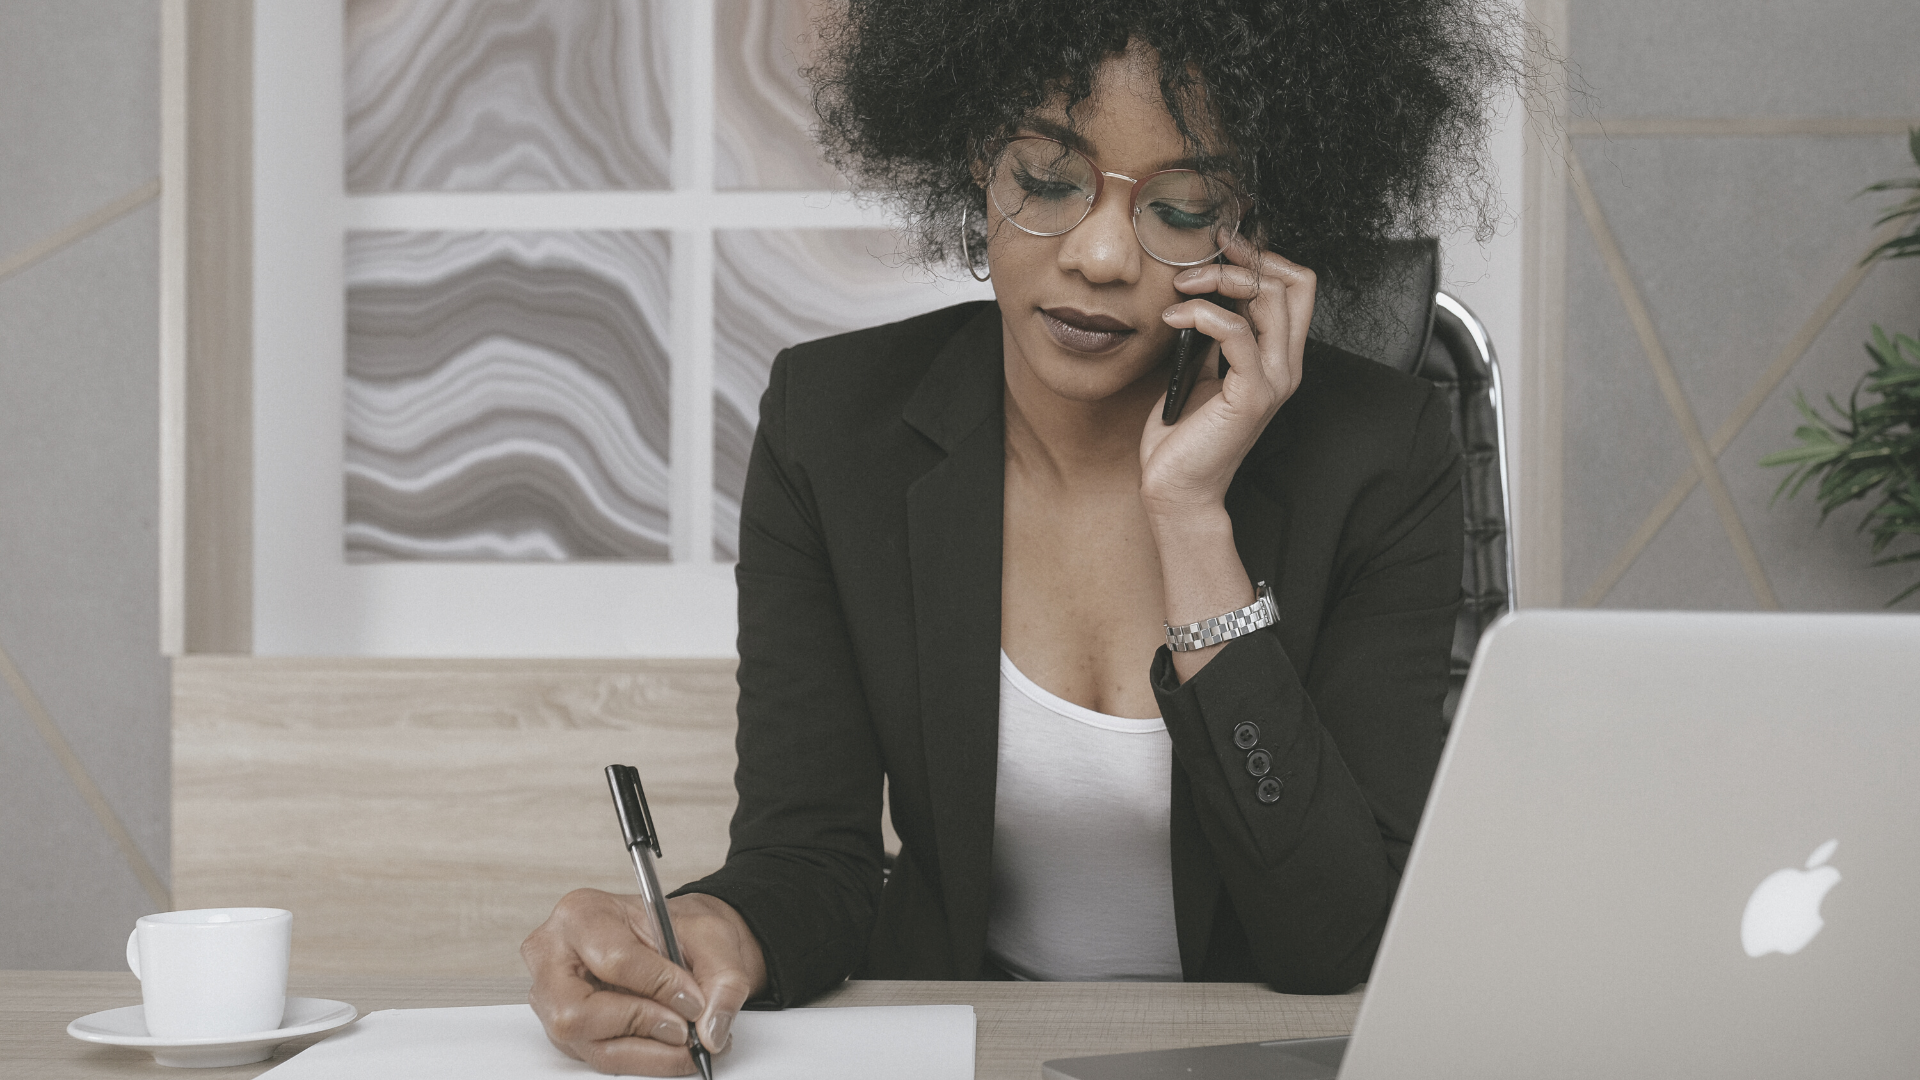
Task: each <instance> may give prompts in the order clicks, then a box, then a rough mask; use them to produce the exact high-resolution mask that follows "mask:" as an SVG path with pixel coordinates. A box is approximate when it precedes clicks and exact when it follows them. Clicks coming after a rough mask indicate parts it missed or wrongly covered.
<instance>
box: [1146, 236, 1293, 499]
mask: <svg viewBox="0 0 1920 1080" xmlns="http://www.w3.org/2000/svg"><path fill="white" fill-rule="evenodd" d="M1226 256H1227V258H1228V259H1229V260H1230V261H1229V262H1228V263H1224V264H1223V263H1207V264H1206V265H1204V266H1194V267H1189V268H1187V269H1186V270H1183V271H1181V272H1180V273H1179V274H1178V275H1176V276H1175V277H1174V279H1173V283H1174V287H1175V288H1177V289H1179V290H1180V291H1181V292H1183V293H1188V294H1196V295H1205V294H1208V293H1219V294H1221V295H1222V296H1225V297H1228V298H1229V299H1233V300H1237V301H1240V303H1239V304H1237V305H1236V306H1238V307H1239V308H1240V309H1241V311H1243V312H1244V313H1245V314H1241V313H1238V312H1234V311H1231V310H1228V309H1226V308H1223V307H1220V306H1219V305H1217V304H1213V303H1210V302H1208V301H1206V300H1201V299H1191V300H1183V301H1181V302H1180V303H1178V304H1175V305H1174V306H1173V307H1170V308H1168V309H1167V310H1166V312H1165V314H1164V317H1165V319H1166V321H1167V325H1168V326H1171V327H1173V328H1174V329H1176V330H1183V329H1186V328H1188V327H1194V328H1196V329H1198V330H1199V331H1200V332H1201V333H1203V334H1205V335H1207V336H1208V337H1209V338H1212V339H1213V341H1214V342H1215V343H1216V344H1217V345H1218V347H1219V350H1220V353H1221V354H1223V355H1225V356H1226V358H1227V363H1228V364H1229V365H1231V366H1230V368H1229V370H1228V371H1227V375H1226V378H1225V379H1224V380H1223V379H1221V378H1219V376H1218V374H1217V372H1218V370H1219V365H1218V363H1217V360H1216V358H1215V357H1214V355H1213V354H1212V352H1211V350H1209V355H1208V357H1207V359H1206V361H1205V362H1204V363H1202V364H1201V371H1200V373H1199V374H1200V377H1199V379H1198V380H1197V381H1196V382H1195V383H1194V387H1193V391H1192V396H1190V397H1189V398H1188V399H1187V405H1186V408H1185V410H1183V411H1182V413H1181V415H1180V419H1179V421H1178V422H1177V423H1175V424H1174V425H1172V426H1171V427H1169V426H1168V425H1166V424H1164V423H1162V422H1161V419H1160V402H1158V401H1156V402H1155V403H1154V407H1153V410H1152V412H1151V413H1150V414H1149V415H1148V417H1147V423H1146V430H1145V431H1144V432H1143V433H1142V434H1141V437H1140V498H1141V501H1142V502H1144V503H1145V504H1146V508H1147V512H1148V514H1149V515H1150V516H1156V517H1157V516H1160V515H1162V514H1165V515H1186V514H1191V513H1194V512H1196V511H1209V510H1217V509H1220V508H1222V507H1223V506H1224V505H1225V500H1226V493H1227V485H1228V484H1229V483H1230V482H1231V481H1232V480H1233V474H1234V471H1235V470H1236V469H1238V468H1239V467H1240V462H1241V460H1242V459H1243V458H1245V457H1246V456H1247V451H1249V450H1251V449H1252V448H1253V444H1254V441H1255V440H1257V439H1258V438H1259V437H1260V433H1261V432H1262V431H1264V430H1266V426H1267V422H1268V421H1269V420H1271V419H1273V414H1274V413H1276V412H1278V411H1279V409H1280V406H1281V405H1282V404H1283V403H1285V402H1286V400H1287V399H1288V398H1289V397H1291V396H1293V392H1294V391H1295V390H1296V389H1298V388H1299V386H1300V364H1301V357H1302V355H1303V354H1304V352H1305V350H1306V344H1307V324H1308V323H1310V322H1312V320H1313V294H1314V275H1313V271H1311V270H1309V269H1307V268H1306V267H1304V266H1300V265H1297V264H1295V263H1292V262H1289V261H1287V260H1286V259H1284V258H1281V257H1280V256H1279V255H1276V254H1274V253H1273V252H1271V251H1266V250H1263V249H1261V248H1258V247H1256V246H1254V245H1253V244H1252V243H1250V242H1249V241H1247V240H1246V239H1244V238H1242V237H1239V236H1234V237H1231V238H1230V239H1229V240H1228V241H1227V245H1226Z"/></svg>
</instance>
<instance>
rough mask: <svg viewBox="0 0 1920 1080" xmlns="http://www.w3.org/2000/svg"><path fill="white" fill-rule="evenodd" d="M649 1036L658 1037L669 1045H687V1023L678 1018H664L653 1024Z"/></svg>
mask: <svg viewBox="0 0 1920 1080" xmlns="http://www.w3.org/2000/svg"><path fill="white" fill-rule="evenodd" d="M648 1038H651V1039H657V1040H659V1041H660V1042H663V1043H666V1044H667V1045H668V1046H685V1045H687V1025H686V1024H684V1023H681V1022H680V1021H677V1020H662V1021H660V1022H659V1023H657V1024H655V1025H653V1031H652V1032H651V1033H649V1035H648Z"/></svg>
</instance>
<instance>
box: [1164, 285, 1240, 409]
mask: <svg viewBox="0 0 1920 1080" xmlns="http://www.w3.org/2000/svg"><path fill="white" fill-rule="evenodd" d="M1203 299H1205V300H1206V301H1207V302H1209V303H1213V304H1219V305H1220V306H1221V307H1223V308H1228V310H1232V309H1231V307H1230V306H1229V305H1231V303H1232V301H1230V300H1228V299H1227V298H1226V297H1224V296H1221V295H1220V294H1219V293H1208V294H1207V295H1206V296H1205V297H1203ZM1212 344H1213V339H1212V338H1210V337H1208V336H1207V335H1205V334H1203V333H1201V332H1200V331H1198V330H1194V329H1192V328H1188V329H1186V330H1182V331H1180V334H1179V336H1178V337H1176V338H1175V339H1174V342H1173V374H1172V375H1171V376H1169V377H1168V379H1167V403H1166V404H1165V405H1163V406H1161V407H1160V422H1161V423H1163V424H1172V423H1174V422H1175V421H1177V420H1179V419H1180V410H1182V409H1184V408H1186V407H1187V395H1188V394H1191V393H1193V384H1194V383H1196V382H1199V381H1200V364H1201V358H1202V357H1204V356H1206V355H1207V346H1209V345H1212ZM1220 377H1221V378H1223V379H1224V378H1226V377H1227V358H1226V356H1225V355H1224V354H1223V355H1222V356H1221V357H1220Z"/></svg>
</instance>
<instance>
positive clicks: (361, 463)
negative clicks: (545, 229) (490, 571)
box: [345, 232, 670, 562]
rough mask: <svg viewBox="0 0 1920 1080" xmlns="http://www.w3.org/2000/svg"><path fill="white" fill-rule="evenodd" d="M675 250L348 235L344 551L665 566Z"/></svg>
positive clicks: (536, 237) (542, 238)
mask: <svg viewBox="0 0 1920 1080" xmlns="http://www.w3.org/2000/svg"><path fill="white" fill-rule="evenodd" d="M667 263H668V243H667V237H666V235H665V234H663V233H647V232H567V233H539V232H507V233H480V232H376V233H357V234H352V235H350V236H349V237H348V238H347V258H346V280H347V380H346V386H347V390H346V425H345V426H346V508H345V510H346V513H345V517H346V523H345V525H346V538H345V542H346V553H347V557H348V559H349V560H350V561H356V562H358V561H374V560H387V559H458V560H532V561H540V560H565V559H639V560H664V559H665V558H666V557H667V545H668V532H667V475H668V473H667V469H668V446H669V442H670V440H669V432H670V428H669V419H668V401H669V399H668V359H667V351H666V347H665V344H664V342H665V340H666V325H667Z"/></svg>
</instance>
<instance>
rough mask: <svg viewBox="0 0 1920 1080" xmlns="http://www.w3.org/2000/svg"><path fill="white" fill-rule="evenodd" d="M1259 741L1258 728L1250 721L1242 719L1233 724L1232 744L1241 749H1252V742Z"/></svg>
mask: <svg viewBox="0 0 1920 1080" xmlns="http://www.w3.org/2000/svg"><path fill="white" fill-rule="evenodd" d="M1259 741H1260V728H1259V727H1258V726H1257V725H1255V724H1254V723H1253V722H1252V721H1250V720H1248V721H1242V722H1241V723H1239V724H1237V725H1235V726H1234V729H1233V745H1235V746H1237V747H1239V748H1240V749H1242V750H1251V749H1253V744H1254V743H1257V742H1259Z"/></svg>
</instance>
